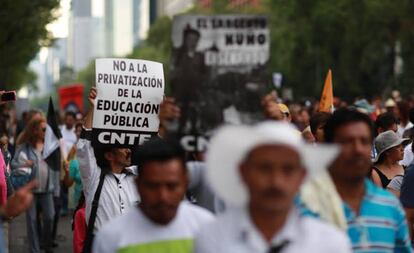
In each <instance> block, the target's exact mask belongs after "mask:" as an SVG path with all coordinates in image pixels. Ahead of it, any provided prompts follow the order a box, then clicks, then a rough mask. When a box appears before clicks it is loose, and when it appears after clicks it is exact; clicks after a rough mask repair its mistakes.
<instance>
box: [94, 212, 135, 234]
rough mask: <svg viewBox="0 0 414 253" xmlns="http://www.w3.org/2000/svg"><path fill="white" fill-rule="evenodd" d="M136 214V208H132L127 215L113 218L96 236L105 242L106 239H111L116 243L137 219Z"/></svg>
mask: <svg viewBox="0 0 414 253" xmlns="http://www.w3.org/2000/svg"><path fill="white" fill-rule="evenodd" d="M135 213H136V210H135V208H131V209H130V210H129V211H128V212H126V213H125V214H122V215H119V216H117V217H115V218H113V219H112V220H110V221H109V222H108V223H106V224H105V225H103V226H102V228H101V229H100V230H99V231H98V233H97V235H96V236H97V237H100V238H101V239H103V240H105V238H111V241H116V240H117V238H119V237H121V236H122V233H121V232H122V231H126V230H125V228H126V227H128V224H130V223H131V221H132V220H134V219H136V215H135Z"/></svg>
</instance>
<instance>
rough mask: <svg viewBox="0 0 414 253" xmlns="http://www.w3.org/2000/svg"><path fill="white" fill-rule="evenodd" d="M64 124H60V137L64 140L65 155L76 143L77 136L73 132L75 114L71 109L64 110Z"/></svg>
mask: <svg viewBox="0 0 414 253" xmlns="http://www.w3.org/2000/svg"><path fill="white" fill-rule="evenodd" d="M64 120H65V124H64V125H62V126H60V131H61V132H62V138H63V141H64V150H63V152H64V154H65V156H67V155H68V154H69V151H70V149H71V148H72V147H73V145H74V144H75V143H76V141H77V138H76V134H75V123H76V114H75V113H74V112H71V111H67V112H65V119H64Z"/></svg>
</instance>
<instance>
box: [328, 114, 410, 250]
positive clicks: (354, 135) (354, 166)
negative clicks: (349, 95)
mask: <svg viewBox="0 0 414 253" xmlns="http://www.w3.org/2000/svg"><path fill="white" fill-rule="evenodd" d="M324 133H325V141H326V142H327V143H335V144H338V145H340V146H341V153H340V155H339V156H338V158H337V159H336V160H335V161H334V162H333V164H332V165H331V166H330V168H329V174H330V176H331V177H332V180H333V183H334V184H335V187H336V190H337V191H338V194H339V196H340V197H341V199H342V202H343V209H344V210H343V211H344V215H345V219H346V223H347V229H346V230H347V232H348V236H349V238H350V239H351V243H352V248H353V251H354V252H364V253H365V252H412V249H411V243H410V239H409V235H408V229H407V223H406V219H405V214H404V211H403V209H402V207H401V204H400V202H399V201H398V199H397V198H395V197H394V196H393V195H392V194H391V193H390V192H388V191H386V190H383V189H381V188H379V187H377V186H375V185H374V184H373V183H372V182H371V181H370V180H368V178H367V176H368V175H369V174H370V170H371V145H372V141H373V138H374V131H373V124H372V121H371V120H370V118H369V116H367V115H365V114H363V113H360V112H358V111H356V110H352V109H339V110H337V111H335V113H334V114H333V115H332V117H331V118H330V119H329V120H328V121H327V123H326V125H325V129H324Z"/></svg>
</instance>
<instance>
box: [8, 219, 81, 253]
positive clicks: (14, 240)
mask: <svg viewBox="0 0 414 253" xmlns="http://www.w3.org/2000/svg"><path fill="white" fill-rule="evenodd" d="M71 219H72V216H71V215H67V216H65V217H61V218H60V220H59V227H58V236H57V243H58V244H59V246H58V247H57V248H54V249H53V252H54V253H71V252H73V249H72V228H71ZM28 244H29V243H28V240H27V235H26V216H25V214H22V215H20V216H19V217H17V218H15V219H13V220H12V221H11V223H10V225H9V252H10V253H27V252H29V247H28ZM43 252H44V251H43Z"/></svg>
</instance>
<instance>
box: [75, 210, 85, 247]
mask: <svg viewBox="0 0 414 253" xmlns="http://www.w3.org/2000/svg"><path fill="white" fill-rule="evenodd" d="M73 222H74V229H73V252H74V253H82V249H83V244H84V243H85V239H86V230H87V224H86V217H85V206H83V207H82V208H81V209H79V210H77V211H76V213H75V219H74V221H73Z"/></svg>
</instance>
